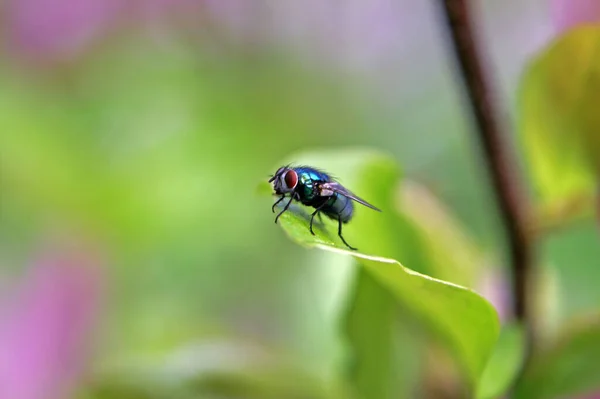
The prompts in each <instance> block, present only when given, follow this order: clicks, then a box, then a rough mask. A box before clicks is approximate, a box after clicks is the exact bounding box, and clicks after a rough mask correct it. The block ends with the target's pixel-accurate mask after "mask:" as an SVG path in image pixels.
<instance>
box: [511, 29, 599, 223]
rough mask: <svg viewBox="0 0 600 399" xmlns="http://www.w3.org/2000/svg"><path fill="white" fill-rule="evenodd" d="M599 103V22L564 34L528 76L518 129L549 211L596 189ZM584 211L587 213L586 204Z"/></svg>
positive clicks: (524, 80)
mask: <svg viewBox="0 0 600 399" xmlns="http://www.w3.org/2000/svg"><path fill="white" fill-rule="evenodd" d="M599 103H600V28H598V27H589V26H588V27H582V28H578V29H575V30H572V31H569V32H568V33H566V34H565V35H563V36H561V37H560V38H558V39H557V40H556V41H555V42H553V43H552V44H551V45H550V46H549V47H548V48H547V49H545V50H544V51H543V52H542V53H541V55H540V56H539V57H537V58H536V59H535V60H534V61H533V63H532V64H531V65H530V67H529V68H528V70H527V72H526V74H525V75H524V79H523V81H522V86H521V93H520V117H519V124H520V133H521V135H522V139H523V143H524V147H525V149H526V151H527V155H528V157H527V158H528V160H529V163H530V168H531V172H532V175H533V178H534V184H535V186H536V188H537V191H538V193H539V194H540V196H541V200H542V202H543V205H544V207H550V210H548V212H552V209H556V208H558V209H560V208H562V207H563V204H564V203H567V204H568V203H573V202H582V200H581V198H589V197H591V196H593V195H594V193H595V187H596V186H597V182H598V180H599V179H598V176H599V175H600V113H598V104H599ZM583 203H584V204H585V203H588V205H589V201H585V200H583ZM581 212H583V213H586V214H589V210H588V209H582V210H581ZM576 216H577V215H574V217H576Z"/></svg>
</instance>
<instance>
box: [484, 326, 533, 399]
mask: <svg viewBox="0 0 600 399" xmlns="http://www.w3.org/2000/svg"><path fill="white" fill-rule="evenodd" d="M524 355H525V340H524V335H523V329H522V328H521V326H520V325H518V324H509V325H506V326H504V327H503V328H502V331H501V333H500V338H498V342H497V343H496V347H495V348H494V353H493V354H492V357H491V358H490V360H489V361H488V364H487V366H486V367H485V370H484V372H483V375H482V376H481V380H480V381H479V386H478V388H477V398H478V399H494V398H499V397H501V396H502V394H504V393H505V392H506V391H507V390H508V389H509V387H510V386H511V385H512V383H513V382H514V380H515V379H516V377H517V375H518V373H519V371H520V370H521V367H522V366H523V360H524Z"/></svg>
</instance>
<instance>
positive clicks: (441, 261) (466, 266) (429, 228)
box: [399, 180, 487, 287]
mask: <svg viewBox="0 0 600 399" xmlns="http://www.w3.org/2000/svg"><path fill="white" fill-rule="evenodd" d="M400 195H401V201H399V202H400V210H401V212H402V213H404V214H405V215H406V217H407V218H408V219H410V220H411V221H412V222H413V223H414V225H415V226H416V230H417V232H418V235H419V237H421V240H422V242H423V243H424V246H425V247H426V249H425V250H424V252H425V256H426V257H427V260H428V262H427V274H431V275H432V276H433V277H436V278H439V279H441V280H445V281H449V282H452V283H455V284H460V285H465V286H469V287H470V286H474V285H475V283H476V277H477V276H478V274H479V272H481V270H482V268H483V266H485V263H486V261H487V259H486V258H485V256H484V253H483V251H481V250H480V249H479V248H478V247H477V246H476V245H475V241H474V240H473V239H472V237H470V236H469V235H468V234H467V233H466V231H465V229H464V228H463V227H462V226H461V225H460V223H459V221H458V220H456V218H455V217H453V215H452V214H451V211H450V209H448V207H446V206H445V205H444V204H443V203H442V202H441V201H440V200H439V199H438V198H436V197H435V195H433V193H432V192H430V191H429V190H427V189H426V188H425V187H424V186H421V185H420V184H419V183H417V182H413V181H406V180H405V181H404V182H403V184H402V187H401V192H400Z"/></svg>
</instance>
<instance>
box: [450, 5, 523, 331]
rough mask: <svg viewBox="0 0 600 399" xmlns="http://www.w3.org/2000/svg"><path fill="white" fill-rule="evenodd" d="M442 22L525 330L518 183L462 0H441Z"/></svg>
mask: <svg viewBox="0 0 600 399" xmlns="http://www.w3.org/2000/svg"><path fill="white" fill-rule="evenodd" d="M441 6H442V8H443V10H444V16H445V22H446V23H447V27H448V32H449V34H450V37H451V39H452V40H451V43H452V48H453V52H454V56H455V58H456V61H457V63H458V67H459V70H460V74H461V77H462V80H463V83H464V86H465V90H466V94H467V96H468V106H469V107H470V110H471V112H472V115H473V118H474V121H475V123H476V125H477V129H476V131H477V136H478V138H479V142H480V144H481V149H482V151H483V154H484V159H483V160H484V162H485V164H486V166H487V168H488V170H489V174H490V178H491V181H492V185H493V189H494V191H495V195H496V198H497V201H498V207H499V211H500V214H501V217H502V221H503V223H504V225H505V227H506V234H507V239H508V244H509V249H510V261H511V266H512V271H513V287H514V295H513V297H514V314H515V316H516V318H517V319H518V320H520V321H521V322H523V324H524V326H525V327H526V328H527V329H528V330H529V332H531V331H530V328H529V327H530V326H528V323H529V322H531V317H530V316H531V315H529V310H528V306H527V303H528V300H527V286H528V280H529V276H530V274H531V270H530V269H531V261H532V259H531V258H532V249H531V245H530V241H529V238H528V234H527V231H528V229H527V218H526V215H525V214H524V212H523V209H524V208H523V205H524V204H525V203H524V202H523V199H524V198H523V197H522V192H521V188H522V186H521V182H520V181H519V179H518V176H517V174H516V173H515V170H514V169H513V167H514V165H515V162H514V160H513V158H512V157H511V153H510V151H509V146H507V143H506V139H507V136H506V133H505V132H502V131H501V128H500V125H499V123H498V119H497V114H496V113H495V112H494V106H493V104H492V101H491V98H492V89H491V85H490V82H489V79H487V78H486V76H485V75H484V71H483V67H482V61H481V59H482V58H481V54H480V52H479V49H478V48H477V46H476V43H475V40H474V38H475V34H474V31H473V27H472V22H471V15H470V12H469V11H470V10H469V5H468V4H467V0H443V1H441Z"/></svg>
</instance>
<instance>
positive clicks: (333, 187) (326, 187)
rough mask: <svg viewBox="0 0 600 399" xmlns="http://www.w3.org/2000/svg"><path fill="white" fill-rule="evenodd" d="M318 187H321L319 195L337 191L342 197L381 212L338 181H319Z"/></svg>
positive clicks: (331, 193)
mask: <svg viewBox="0 0 600 399" xmlns="http://www.w3.org/2000/svg"><path fill="white" fill-rule="evenodd" d="M320 188H321V195H323V196H327V195H333V193H337V194H340V195H343V196H344V197H348V198H350V199H351V200H354V201H356V202H358V203H359V204H362V205H364V206H366V207H368V208H371V209H373V210H376V211H378V212H381V209H379V208H377V207H376V206H373V205H371V204H369V203H368V202H367V201H365V200H364V199H362V198H360V197H358V196H357V195H355V194H354V193H352V192H351V191H349V190H348V189H347V188H346V187H344V186H342V185H341V184H340V183H337V182H330V183H321V185H320Z"/></svg>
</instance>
